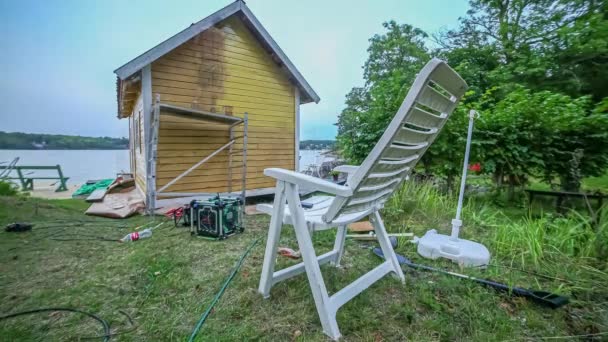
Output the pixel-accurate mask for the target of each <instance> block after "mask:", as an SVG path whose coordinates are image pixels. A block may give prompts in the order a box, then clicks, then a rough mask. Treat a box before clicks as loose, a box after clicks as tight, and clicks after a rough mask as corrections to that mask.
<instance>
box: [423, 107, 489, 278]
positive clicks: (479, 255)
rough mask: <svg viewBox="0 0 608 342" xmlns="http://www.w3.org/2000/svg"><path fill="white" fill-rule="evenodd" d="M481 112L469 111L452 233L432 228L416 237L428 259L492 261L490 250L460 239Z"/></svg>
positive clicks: (465, 262) (470, 263)
mask: <svg viewBox="0 0 608 342" xmlns="http://www.w3.org/2000/svg"><path fill="white" fill-rule="evenodd" d="M478 116H479V114H478V113H477V111H475V110H471V111H470V112H469V131H468V133H467V144H466V149H465V153H464V165H463V166H462V178H461V180H460V194H459V195H458V207H457V209H456V218H454V219H453V220H452V234H451V235H449V236H448V235H444V234H439V233H437V230H436V229H431V230H429V231H428V232H426V234H424V236H422V237H421V238H418V239H414V242H416V243H417V244H418V254H420V255H421V256H423V257H425V258H428V259H433V260H434V259H438V258H446V259H450V260H452V261H453V262H455V263H458V264H459V265H462V266H469V267H470V266H473V267H479V266H483V265H487V264H488V263H489V262H490V252H489V251H488V249H487V248H486V247H485V246H484V245H482V244H480V243H478V242H473V241H470V240H465V239H460V238H458V235H459V234H460V227H462V220H461V219H460V215H461V213H462V203H463V200H464V191H465V186H466V178H467V169H468V165H469V152H470V151H471V138H472V136H473V121H474V120H475V118H476V117H478Z"/></svg>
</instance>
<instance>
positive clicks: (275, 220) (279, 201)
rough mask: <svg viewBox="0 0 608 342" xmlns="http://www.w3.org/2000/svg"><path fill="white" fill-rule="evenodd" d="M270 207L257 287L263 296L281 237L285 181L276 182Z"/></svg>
mask: <svg viewBox="0 0 608 342" xmlns="http://www.w3.org/2000/svg"><path fill="white" fill-rule="evenodd" d="M272 208H273V209H272V216H271V217H270V226H269V228H268V239H267V240H266V252H265V254H264V264H263V265H262V275H261V277H260V286H259V288H258V292H259V293H261V294H262V295H263V296H264V298H268V297H269V296H270V288H271V287H272V283H273V275H274V264H275V260H276V257H277V247H278V244H279V238H280V237H281V227H282V225H283V215H284V213H285V182H282V181H278V182H277V187H276V190H275V194H274V204H273V206H272Z"/></svg>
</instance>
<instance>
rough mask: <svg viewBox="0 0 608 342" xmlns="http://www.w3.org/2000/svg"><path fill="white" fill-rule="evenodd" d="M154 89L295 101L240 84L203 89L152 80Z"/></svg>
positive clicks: (194, 84)
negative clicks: (163, 88) (174, 89)
mask: <svg viewBox="0 0 608 342" xmlns="http://www.w3.org/2000/svg"><path fill="white" fill-rule="evenodd" d="M152 86H153V87H168V88H177V89H184V90H190V91H201V89H204V90H205V91H207V92H209V93H210V94H213V93H218V94H227V95H238V96H242V97H245V98H251V99H264V100H272V101H277V103H290V102H292V101H293V98H292V97H291V96H289V95H287V94H282V93H277V92H274V91H271V90H269V91H264V89H260V88H256V87H253V86H244V87H239V84H236V83H235V84H230V85H229V86H226V84H224V86H223V87H215V86H213V85H211V86H208V87H204V88H203V87H202V86H201V85H200V84H199V83H189V82H182V81H172V80H165V79H162V78H153V79H152Z"/></svg>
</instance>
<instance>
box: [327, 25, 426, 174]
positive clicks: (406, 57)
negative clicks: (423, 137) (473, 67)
mask: <svg viewBox="0 0 608 342" xmlns="http://www.w3.org/2000/svg"><path fill="white" fill-rule="evenodd" d="M382 26H383V27H384V28H385V29H386V30H387V32H386V33H384V34H381V35H380V34H377V35H375V36H373V37H372V38H371V39H370V46H369V48H368V49H367V51H368V53H369V57H368V59H367V61H366V62H365V65H364V66H363V70H364V73H363V76H364V79H365V86H364V87H355V88H353V89H352V90H351V91H350V92H349V93H348V94H347V95H346V107H345V108H344V110H343V111H342V112H341V113H340V115H339V117H338V123H337V126H338V136H337V141H338V146H339V147H340V149H341V151H342V153H343V154H344V156H345V157H346V158H347V159H349V160H350V161H351V162H353V163H360V162H361V161H363V159H364V158H365V157H366V156H367V154H368V153H369V151H370V150H371V149H372V148H373V146H374V145H375V144H376V141H378V139H379V138H380V136H381V135H382V133H383V132H384V130H385V128H386V126H387V125H388V122H389V121H390V119H391V118H392V116H393V115H394V113H395V112H396V111H397V109H398V108H399V105H400V104H401V102H402V101H403V98H404V97H405V94H407V91H408V90H409V86H410V85H411V83H412V81H413V80H414V78H415V77H416V74H417V73H418V71H419V70H420V68H421V67H422V66H423V65H424V63H426V62H427V61H428V59H429V58H430V55H429V51H428V49H427V48H426V47H425V45H424V41H425V39H427V38H428V36H427V34H426V33H425V32H424V31H422V30H420V29H417V28H414V27H412V26H411V25H407V24H406V25H398V24H397V23H396V22H394V21H389V22H386V23H384V24H382Z"/></svg>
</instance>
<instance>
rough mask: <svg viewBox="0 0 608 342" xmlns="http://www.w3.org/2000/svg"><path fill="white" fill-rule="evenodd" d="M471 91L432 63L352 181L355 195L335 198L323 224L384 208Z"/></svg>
mask: <svg viewBox="0 0 608 342" xmlns="http://www.w3.org/2000/svg"><path fill="white" fill-rule="evenodd" d="M466 90H467V84H466V82H465V81H464V80H463V79H462V78H461V77H460V76H459V75H458V74H457V73H456V72H455V71H454V70H452V69H451V68H450V67H449V66H448V65H447V64H446V63H445V62H443V61H441V60H439V59H436V58H433V59H432V60H431V61H429V62H428V63H427V64H426V65H425V66H424V68H422V70H421V71H420V73H419V74H418V76H417V77H416V79H415V81H414V83H413V85H412V87H411V88H410V91H409V92H408V94H407V96H406V97H405V99H404V100H403V103H402V104H401V107H400V108H399V110H398V111H397V114H396V115H395V117H394V118H393V120H392V121H391V123H390V124H389V125H388V127H387V128H386V130H385V131H384V134H383V135H382V137H381V138H380V140H378V143H376V146H374V148H373V149H372V151H371V152H370V154H369V155H368V156H367V158H365V160H364V161H363V163H361V166H359V168H358V169H357V171H356V172H355V173H354V175H353V176H352V177H351V178H350V179H349V186H350V187H351V188H352V189H353V195H352V196H350V197H340V196H338V197H336V198H335V200H334V201H333V203H332V205H331V206H330V207H329V209H328V210H327V212H326V214H325V215H324V216H323V220H324V221H325V222H331V221H332V220H333V219H334V218H336V217H337V216H339V215H343V214H349V213H356V212H366V211H369V210H370V209H374V208H380V207H382V205H383V204H384V202H385V201H386V200H387V199H388V198H389V197H390V196H391V195H392V194H393V192H394V191H395V189H396V188H397V187H398V186H399V184H401V182H402V181H403V180H404V179H405V178H406V176H407V175H409V174H410V172H411V171H412V170H413V169H414V167H415V166H416V163H417V162H418V161H419V160H420V158H421V157H422V155H423V154H424V152H425V151H426V149H427V148H428V147H429V146H430V144H432V143H433V141H434V140H435V138H436V137H437V134H439V132H440V131H441V129H442V128H443V125H444V124H445V121H446V120H447V119H448V117H449V115H450V114H451V113H452V112H453V111H454V109H455V108H456V105H457V104H458V101H460V98H461V97H462V96H463V95H464V93H465V91H466ZM374 210H375V209H374Z"/></svg>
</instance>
